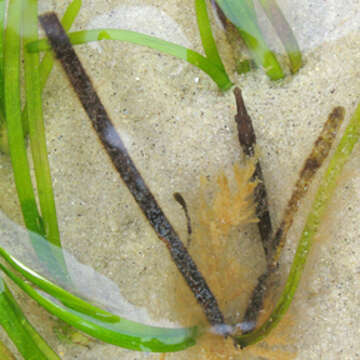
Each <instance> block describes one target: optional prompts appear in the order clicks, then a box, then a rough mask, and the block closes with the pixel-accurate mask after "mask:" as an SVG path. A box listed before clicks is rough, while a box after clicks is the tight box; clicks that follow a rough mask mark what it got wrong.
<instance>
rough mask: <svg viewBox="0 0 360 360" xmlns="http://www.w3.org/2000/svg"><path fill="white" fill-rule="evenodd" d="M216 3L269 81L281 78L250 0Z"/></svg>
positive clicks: (225, 0)
mask: <svg viewBox="0 0 360 360" xmlns="http://www.w3.org/2000/svg"><path fill="white" fill-rule="evenodd" d="M217 3H218V5H219V6H220V8H221V10H222V11H223V12H224V14H225V15H226V17H227V18H228V19H229V20H230V21H231V22H232V23H233V24H234V25H235V26H236V28H237V29H238V31H239V33H240V35H241V37H242V38H243V40H244V42H245V44H246V46H247V48H248V49H249V51H250V53H251V56H252V57H253V59H254V61H255V63H256V64H257V66H259V67H262V68H263V69H264V71H265V72H266V74H267V75H268V76H269V78H270V79H271V80H279V79H281V78H283V77H284V73H283V71H282V69H281V66H280V64H279V62H278V61H277V59H276V57H275V55H274V54H273V52H272V51H271V50H270V49H269V48H268V46H267V45H266V42H265V40H264V38H263V35H262V33H261V30H260V28H259V26H258V24H257V19H256V13H255V9H254V4H253V2H252V0H240V1H239V0H217Z"/></svg>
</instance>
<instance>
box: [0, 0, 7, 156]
mask: <svg viewBox="0 0 360 360" xmlns="http://www.w3.org/2000/svg"><path fill="white" fill-rule="evenodd" d="M5 8H6V1H5V0H0V152H1V151H2V152H4V153H8V152H9V146H8V139H7V134H6V124H5V113H4V28H5Z"/></svg>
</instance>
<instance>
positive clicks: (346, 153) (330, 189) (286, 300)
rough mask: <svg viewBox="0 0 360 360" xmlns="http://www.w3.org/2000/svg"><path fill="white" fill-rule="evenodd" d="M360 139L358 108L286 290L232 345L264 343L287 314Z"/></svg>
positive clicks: (321, 188)
mask: <svg viewBox="0 0 360 360" xmlns="http://www.w3.org/2000/svg"><path fill="white" fill-rule="evenodd" d="M359 138H360V104H359V105H358V107H357V109H356V110H355V113H354V114H353V116H352V118H351V119H350V122H349V124H348V126H347V127H346V129H345V132H344V135H343V136H342V138H341V140H340V142H339V144H338V146H337V147H336V150H335V153H334V155H333V156H332V157H331V160H330V163H329V165H328V168H327V170H326V173H325V175H324V177H323V179H322V181H321V183H320V186H319V188H318V191H317V194H316V196H315V199H314V202H313V204H312V208H311V211H310V213H309V215H308V217H307V220H306V224H305V227H304V230H303V233H302V235H301V238H300V241H299V245H298V247H297V250H296V254H295V257H294V261H293V263H292V265H291V269H290V273H289V276H288V279H287V282H286V285H285V289H284V291H283V293H282V295H281V297H280V300H279V301H278V303H277V305H276V306H275V309H274V310H273V312H272V313H271V315H270V316H269V318H268V319H267V320H266V321H265V323H264V324H263V325H262V326H260V327H259V328H258V329H256V330H255V331H253V332H252V333H249V334H246V335H241V336H237V337H235V341H236V343H237V344H239V345H240V346H242V347H245V346H248V345H251V344H254V343H256V342H259V341H261V340H262V339H264V338H265V337H266V336H267V335H268V334H269V333H270V332H271V330H272V329H274V328H275V327H276V326H277V325H278V323H279V322H280V320H281V318H282V317H283V316H284V314H285V313H286V311H287V309H288V308H289V306H290V304H291V302H292V301H293V298H294V295H295V292H296V289H297V287H298V285H299V282H300V279H301V275H302V272H303V270H304V266H305V262H306V259H307V256H308V254H309V251H310V249H311V245H312V243H313V241H314V237H315V235H316V233H317V231H318V229H319V225H320V222H321V218H322V216H323V214H324V212H325V210H326V208H327V206H328V204H329V201H330V199H331V196H332V195H333V193H334V191H335V188H336V186H337V183H338V179H339V176H340V175H341V172H342V169H343V167H344V165H345V163H346V162H347V161H348V160H349V158H350V155H351V153H352V151H353V148H354V146H355V144H356V143H357V142H358V141H359Z"/></svg>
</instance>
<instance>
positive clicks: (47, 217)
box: [23, 0, 70, 282]
mask: <svg viewBox="0 0 360 360" xmlns="http://www.w3.org/2000/svg"><path fill="white" fill-rule="evenodd" d="M24 3H25V6H24V12H23V24H24V42H23V44H24V47H25V46H26V44H28V43H31V42H33V41H36V40H38V20H37V13H38V3H37V0H25V2H24ZM39 57H40V56H39V53H29V52H27V51H24V74H25V94H26V101H27V114H28V116H27V119H28V124H29V135H30V147H31V153H32V158H33V163H34V170H35V178H36V184H37V190H38V198H39V204H40V210H41V217H42V220H43V224H44V230H45V237H46V240H47V241H48V242H50V243H51V244H52V245H54V246H56V247H59V248H61V242H60V233H59V227H58V222H57V217H56V208H55V200H54V193H53V189H52V181H51V174H50V165H49V161H48V156H47V146H46V138H45V128H44V119H43V112H42V101H41V85H40V73H39V66H40V59H39ZM52 255H53V256H54V258H55V259H56V261H55V262H54V264H53V266H54V265H56V267H57V269H56V270H55V271H54V272H55V273H56V276H57V277H58V278H60V279H63V281H64V282H67V281H70V279H69V276H68V275H67V270H66V264H65V260H64V258H63V256H62V252H61V251H57V252H56V253H54V252H52Z"/></svg>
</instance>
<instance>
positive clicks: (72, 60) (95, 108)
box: [39, 13, 224, 325]
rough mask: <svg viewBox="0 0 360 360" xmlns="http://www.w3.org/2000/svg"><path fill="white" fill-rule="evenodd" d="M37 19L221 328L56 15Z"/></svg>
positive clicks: (129, 182) (125, 176)
mask: <svg viewBox="0 0 360 360" xmlns="http://www.w3.org/2000/svg"><path fill="white" fill-rule="evenodd" d="M39 19H40V23H41V25H42V27H43V28H44V30H45V33H46V35H47V37H48V39H49V42H50V44H51V47H52V49H53V51H54V53H55V55H56V57H57V58H58V59H59V61H60V62H61V65H62V67H63V69H64V70H65V73H66V75H67V77H68V79H69V81H70V83H71V85H72V86H73V88H74V90H75V92H76V93H77V95H78V98H79V100H80V102H81V104H82V106H83V107H84V109H85V111H86V113H87V114H88V117H89V119H90V120H91V123H92V126H93V128H94V129H95V131H96V133H97V135H98V137H99V139H100V141H101V143H102V145H103V146H104V148H105V150H106V152H107V154H108V155H109V157H110V159H111V161H112V163H113V165H114V167H115V169H116V170H117V171H118V172H119V174H120V176H121V178H122V180H123V181H124V183H125V184H126V186H127V187H128V189H129V191H130V193H131V194H132V196H133V197H134V199H135V201H136V202H137V204H138V206H139V207H140V209H141V210H142V212H143V214H144V215H145V217H146V219H147V220H148V221H149V223H150V225H151V226H152V227H153V229H154V231H155V232H156V234H157V236H158V237H159V239H160V240H162V241H163V242H164V243H165V245H166V246H167V248H168V249H169V252H170V254H171V257H172V259H173V261H174V262H175V264H176V266H177V267H178V269H179V271H180V272H181V274H182V275H183V277H184V279H185V281H186V282H187V284H188V286H189V287H190V289H191V290H192V292H193V294H194V296H195V298H196V299H197V301H198V303H199V304H200V305H201V307H202V309H203V311H204V313H205V315H206V317H207V319H208V321H209V323H210V324H212V325H219V324H223V323H224V317H223V315H222V313H221V311H220V309H219V307H218V304H217V301H216V299H215V297H214V295H213V294H212V292H211V290H210V289H209V287H208V285H207V283H206V281H205V279H204V277H203V276H202V274H201V273H200V271H199V270H198V269H197V266H196V264H195V263H194V261H193V259H192V258H191V256H190V255H189V253H188V251H187V249H186V248H185V246H184V245H183V243H182V242H181V240H180V239H179V236H178V235H177V233H176V232H175V230H174V228H173V227H172V225H171V224H170V222H169V221H168V219H167V218H166V216H165V214H164V213H163V211H162V209H161V208H160V206H159V205H158V203H157V202H156V200H155V198H154V196H153V194H152V193H151V192H150V189H149V188H148V187H147V185H146V183H145V181H144V179H143V178H142V176H141V174H140V173H139V171H138V170H137V168H136V167H135V164H134V162H133V160H132V159H131V157H130V155H129V153H128V152H127V150H126V148H125V146H124V143H123V141H122V140H121V138H120V136H119V134H118V133H117V132H116V130H115V129H114V126H113V124H112V122H111V120H110V118H109V116H108V114H107V112H106V110H105V108H104V106H103V104H102V102H101V100H100V98H99V97H98V95H97V93H96V91H95V89H94V87H93V85H92V82H91V80H90V78H89V77H88V75H87V74H86V72H85V69H84V68H83V66H82V64H81V62H80V60H79V58H78V56H77V55H76V53H75V51H74V49H73V47H72V45H71V43H70V41H69V38H68V36H67V35H66V33H65V31H64V29H63V28H62V26H61V24H60V22H59V20H58V18H57V16H56V14H55V13H47V14H45V15H42V16H40V17H39Z"/></svg>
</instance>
